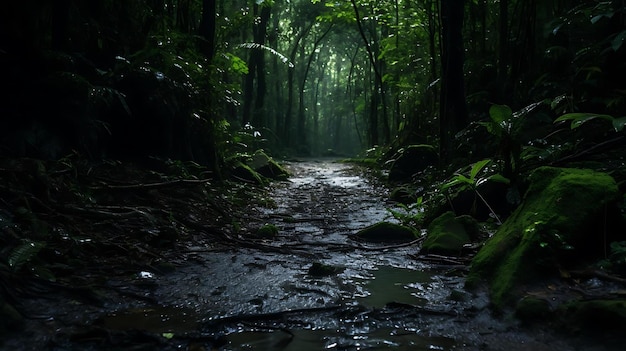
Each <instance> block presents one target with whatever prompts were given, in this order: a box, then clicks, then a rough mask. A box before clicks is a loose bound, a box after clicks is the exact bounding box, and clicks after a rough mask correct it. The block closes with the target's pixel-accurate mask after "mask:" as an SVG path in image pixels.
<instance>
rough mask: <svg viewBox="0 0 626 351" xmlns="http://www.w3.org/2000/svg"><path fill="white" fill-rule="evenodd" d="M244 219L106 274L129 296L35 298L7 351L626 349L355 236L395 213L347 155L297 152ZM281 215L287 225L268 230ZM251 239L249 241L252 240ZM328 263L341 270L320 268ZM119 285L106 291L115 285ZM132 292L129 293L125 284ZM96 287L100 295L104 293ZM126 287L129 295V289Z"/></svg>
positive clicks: (413, 255)
mask: <svg viewBox="0 0 626 351" xmlns="http://www.w3.org/2000/svg"><path fill="white" fill-rule="evenodd" d="M285 167H286V168H287V169H288V170H289V172H290V173H291V177H290V178H289V180H287V181H282V182H275V183H273V184H272V185H270V186H269V189H268V190H267V194H266V199H265V201H253V202H252V201H251V203H250V204H249V206H248V208H247V211H246V215H245V216H243V217H241V218H239V219H238V220H236V221H234V223H231V225H232V227H233V228H234V229H232V232H231V234H230V236H229V237H230V238H233V240H235V241H234V242H233V244H232V245H224V244H222V245H210V244H207V243H206V241H203V240H197V241H195V242H194V243H191V244H189V245H186V246H183V247H179V248H178V250H182V252H178V254H177V255H170V256H168V259H167V265H160V266H156V265H153V266H149V267H146V268H145V269H142V270H136V271H132V270H131V269H129V272H127V273H126V274H123V275H115V276H109V277H102V278H101V279H102V280H103V281H101V282H100V284H102V285H106V286H109V287H111V286H113V287H116V290H115V291H116V292H117V294H116V297H115V298H113V297H111V296H97V298H95V299H93V300H95V301H97V302H98V303H94V302H93V301H91V302H90V301H89V299H88V298H85V295H86V294H85V293H84V292H81V291H75V294H68V293H66V294H64V295H62V296H61V295H59V294H51V295H50V296H48V297H46V296H41V294H40V295H38V296H35V297H32V298H30V299H27V300H26V302H25V303H24V309H25V311H27V314H28V318H27V322H26V326H25V328H24V330H23V331H21V332H19V333H16V334H14V335H12V336H10V337H8V338H7V340H5V342H4V343H3V344H2V345H3V347H4V348H6V349H7V350H9V349H10V350H19V349H24V350H31V349H32V350H46V349H47V350H181V349H182V350H297V351H308V350H507V351H514V350H556V351H560V350H594V351H595V350H598V351H599V350H618V349H620V348H619V347H617V346H616V345H613V344H612V343H611V340H602V339H598V338H590V337H587V336H585V337H583V336H576V335H572V334H564V333H559V332H558V331H555V330H551V329H549V328H545V327H543V326H541V325H539V326H534V327H533V326H524V325H520V324H519V323H518V322H517V321H515V320H514V319H512V318H508V317H507V318H503V317H502V316H494V315H493V314H492V312H491V310H490V309H489V300H488V297H487V296H486V294H485V293H484V292H481V291H474V292H468V291H466V290H465V289H464V282H465V274H466V271H467V267H465V266H463V265H459V264H454V265H444V264H434V263H432V262H429V261H425V260H421V259H420V258H419V256H418V253H419V243H415V244H412V245H391V244H383V243H381V244H368V243H363V242H359V241H355V240H353V238H352V235H353V234H354V233H355V232H356V231H358V230H359V229H362V228H364V227H366V226H368V225H371V224H374V223H377V222H380V221H383V220H386V221H392V222H393V221H394V219H393V217H392V216H390V214H389V211H388V210H387V209H389V208H393V207H394V203H392V202H389V201H388V200H387V199H388V193H387V189H386V188H385V187H384V186H383V185H382V184H379V183H378V182H377V181H376V180H375V178H373V177H369V176H367V173H366V172H365V170H363V169H360V168H358V167H356V166H354V165H350V164H347V163H342V162H338V161H337V160H334V159H315V160H300V161H292V162H286V163H285ZM264 225H273V226H275V227H276V228H277V229H278V232H277V234H276V235H275V236H272V237H258V236H255V234H254V233H255V232H256V229H258V228H260V227H262V226H264ZM244 243H245V244H244ZM314 264H318V265H320V264H321V265H324V266H325V267H332V268H333V269H332V270H331V271H330V273H328V274H313V273H312V271H311V267H312V266H313V265H314ZM106 291H107V290H100V291H99V292H100V294H104V295H106ZM120 292H125V293H124V294H120ZM91 294H93V292H91ZM122 297H124V298H122Z"/></svg>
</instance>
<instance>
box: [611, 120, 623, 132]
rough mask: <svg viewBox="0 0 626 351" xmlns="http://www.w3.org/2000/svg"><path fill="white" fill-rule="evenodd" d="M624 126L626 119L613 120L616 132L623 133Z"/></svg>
mask: <svg viewBox="0 0 626 351" xmlns="http://www.w3.org/2000/svg"><path fill="white" fill-rule="evenodd" d="M624 125H626V117H619V118H615V119H613V128H615V131H616V132H621V131H622V130H624Z"/></svg>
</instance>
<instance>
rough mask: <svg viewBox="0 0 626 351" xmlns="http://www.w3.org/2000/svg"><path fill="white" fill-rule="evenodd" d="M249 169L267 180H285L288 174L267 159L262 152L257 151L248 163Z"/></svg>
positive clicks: (272, 160) (274, 162)
mask: <svg viewBox="0 0 626 351" xmlns="http://www.w3.org/2000/svg"><path fill="white" fill-rule="evenodd" d="M248 166H250V168H251V169H253V170H254V171H255V172H257V173H259V174H260V175H262V176H263V177H266V178H269V179H279V180H285V179H287V178H288V177H289V172H287V170H286V169H284V168H283V167H282V166H281V165H279V164H278V162H276V161H275V160H274V159H272V158H271V157H269V156H268V155H267V154H266V153H265V152H264V151H263V150H257V151H256V152H255V153H254V155H252V159H251V160H250V162H249V163H248Z"/></svg>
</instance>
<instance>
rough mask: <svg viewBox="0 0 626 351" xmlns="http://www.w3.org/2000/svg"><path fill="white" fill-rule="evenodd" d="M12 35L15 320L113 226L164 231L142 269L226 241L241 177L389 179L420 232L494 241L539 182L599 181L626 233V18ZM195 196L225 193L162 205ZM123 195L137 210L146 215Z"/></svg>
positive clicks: (175, 11)
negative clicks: (366, 168) (346, 169)
mask: <svg viewBox="0 0 626 351" xmlns="http://www.w3.org/2000/svg"><path fill="white" fill-rule="evenodd" d="M0 23H1V25H2V31H1V32H0V73H1V75H2V77H3V82H4V87H5V89H3V91H4V92H3V94H2V102H1V104H0V157H1V158H2V162H1V164H0V179H2V180H3V182H2V184H0V200H1V202H0V208H1V210H0V229H1V230H2V234H1V237H0V243H1V247H0V257H1V261H0V305H1V306H4V305H3V304H5V301H8V302H7V303H6V305H9V304H10V303H12V302H13V300H15V299H17V297H16V295H19V291H17V292H16V290H19V289H15V288H14V287H15V286H21V285H20V284H22V281H21V279H22V278H23V277H18V276H19V274H18V273H23V272H24V271H28V272H29V274H30V275H32V276H35V277H37V278H40V279H47V280H51V281H52V280H56V279H57V278H59V279H60V278H62V276H63V272H64V270H66V269H68V268H67V267H68V266H72V265H73V263H72V262H69V260H68V259H66V258H62V257H60V256H64V255H67V256H68V257H74V256H76V257H78V259H80V260H87V259H88V258H87V257H84V256H81V255H80V254H78V253H77V252H73V251H72V250H75V249H76V247H78V246H79V242H81V240H84V237H86V236H88V234H87V233H88V232H90V231H96V232H99V233H102V232H107V230H105V229H103V228H101V227H98V226H99V225H102V226H104V227H107V228H108V226H109V225H112V224H113V222H115V221H116V220H118V219H120V218H126V219H128V218H132V221H130V222H129V223H130V224H128V226H129V227H132V228H139V227H143V226H148V225H152V226H160V227H161V228H164V227H167V228H169V229H168V230H163V231H162V232H159V233H156V234H155V233H153V232H148V231H146V232H141V231H139V234H137V236H135V237H132V238H130V239H128V238H127V239H124V240H127V242H131V243H132V244H131V246H132V247H135V248H137V250H136V251H138V252H143V253H144V254H145V249H139V247H143V246H142V245H144V244H145V243H146V242H148V245H149V246H150V247H151V248H152V249H155V248H156V249H158V250H160V249H162V248H163V247H170V245H172V242H175V241H176V240H177V239H179V238H181V237H185V236H187V235H188V234H189V233H188V232H187V231H186V230H185V229H184V228H185V227H186V228H193V229H194V230H205V231H207V232H211V233H213V234H215V235H217V236H219V235H221V234H219V225H220V224H221V223H225V222H229V221H232V219H231V218H229V217H228V215H232V213H233V211H231V210H230V207H229V206H234V205H233V204H234V203H236V202H237V200H238V199H241V198H242V197H243V198H245V197H246V196H247V195H242V193H244V192H247V191H250V190H251V189H250V188H249V187H247V186H240V185H234V183H228V181H229V179H237V180H239V181H241V180H244V181H246V182H245V183H244V184H250V183H255V184H263V183H264V182H265V179H266V178H272V177H280V176H284V174H282V173H281V172H282V171H281V170H280V167H279V166H278V165H276V164H275V163H273V162H272V161H271V160H270V159H269V158H268V157H267V155H270V156H274V157H276V158H279V157H295V156H351V157H352V156H358V157H359V159H360V160H361V161H363V162H365V163H367V164H368V165H371V166H374V167H377V168H380V169H384V170H388V171H389V176H388V180H389V181H390V182H391V183H393V184H394V185H398V189H397V191H396V192H395V193H394V199H396V200H398V201H402V202H404V203H405V204H406V206H407V207H406V209H407V213H406V214H397V217H398V218H399V219H400V220H402V221H405V222H407V223H410V224H412V225H414V226H418V225H427V224H428V223H429V222H430V221H431V220H433V219H434V218H436V217H437V216H439V215H441V214H442V213H444V212H445V211H447V210H448V209H452V210H456V212H457V214H470V215H472V216H474V217H476V218H477V219H478V220H480V221H482V222H490V224H492V225H500V224H502V222H504V220H506V219H507V218H508V217H509V216H510V215H511V214H512V213H514V211H515V210H516V209H518V206H519V205H520V203H522V198H523V196H524V193H525V192H526V190H528V189H529V188H530V189H531V190H532V189H537V188H540V186H539V185H536V184H535V185H533V183H532V177H531V178H530V180H529V175H530V174H532V172H533V171H534V170H536V169H538V168H540V167H542V166H552V167H570V168H585V169H593V170H595V171H602V172H606V173H608V174H609V175H611V177H612V179H614V181H615V184H616V187H615V189H613V186H614V185H615V184H613V183H611V182H609V181H606V182H604V183H602V184H604V185H606V186H605V187H606V188H607V189H608V188H610V189H611V190H614V191H612V192H611V193H610V194H611V195H610V196H611V199H610V201H608V200H607V203H606V204H605V203H602V205H607V206H608V205H612V206H614V208H615V209H616V211H617V212H619V213H615V218H617V219H615V218H614V221H615V222H614V224H615V225H616V226H622V225H623V222H622V221H621V220H618V219H621V215H622V213H621V211H622V210H623V207H624V203H623V202H624V201H623V199H624V196H623V194H624V181H625V180H626V169H625V168H624V150H625V149H626V148H625V147H626V138H625V137H624V125H625V124H626V115H625V111H626V84H625V83H624V82H625V81H624V79H623V77H626V45H624V41H625V39H626V6H625V3H624V1H623V0H611V1H579V0H550V1H536V0H499V1H493V0H472V1H454V0H423V1H406V0H405V1H401V0H383V1H369V0H350V1H330V0H256V1H249V0H237V1H225V0H203V1H199V0H129V1H76V0H62V1H51V0H40V1H37V2H35V4H33V3H32V2H15V1H14V2H9V3H7V4H4V9H3V11H2V12H1V13H0ZM259 150H264V151H263V152H261V151H259ZM255 163H257V164H256V165H255V166H254V167H253V165H254V164H255ZM251 167H252V168H255V169H256V170H257V171H259V169H261V168H262V167H266V168H265V171H266V172H267V173H266V174H262V175H258V174H257V173H256V172H254V170H253V169H251ZM267 167H269V168H267ZM146 169H148V170H149V172H147V171H146ZM543 172H545V174H551V175H555V176H558V174H557V173H559V172H553V171H545V168H544V169H543ZM261 173H262V172H261ZM384 174H386V173H384ZM576 176H577V177H578V173H576ZM581 177H582V176H581ZM584 179H587V178H584ZM132 180H134V181H132ZM577 181H578V180H577ZM225 182H226V183H225ZM131 183H132V185H131ZM487 183H489V184H492V186H491V187H487V188H485V186H486V185H485V184H487ZM582 183H584V181H582ZM137 184H139V185H137ZM181 184H185V185H190V186H193V187H195V186H204V185H206V184H211V186H209V187H208V188H209V190H208V191H207V190H206V189H207V188H206V187H205V188H203V189H204V190H203V191H196V190H197V189H196V190H193V189H192V190H189V189H188V191H187V192H185V193H184V194H185V196H189V197H190V198H191V200H190V202H189V203H188V204H187V205H186V206H188V207H176V205H174V204H175V203H176V201H175V200H172V202H170V203H165V204H164V202H162V201H164V200H162V199H176V197H177V196H181V194H180V193H177V192H176V191H177V190H176V188H175V187H176V186H178V185H181ZM494 184H495V185H494ZM559 184H560V183H559ZM566 184H569V183H566ZM481 186H482V187H483V188H480V187H481ZM171 187H174V189H173V190H172V189H171ZM544 188H549V186H547V185H546V186H545V187H544ZM154 189H157V190H156V191H158V192H159V196H155V194H154V193H151V192H150V191H152V190H154ZM120 190H121V191H126V190H128V191H131V192H135V191H136V192H142V193H141V194H140V195H138V194H135V193H133V196H136V198H135V200H136V202H132V204H133V205H132V206H131V205H130V204H126V203H125V202H124V201H127V200H128V199H126V198H124V197H122V196H120V195H119V193H118V192H119V191H120ZM252 190H254V189H252ZM144 191H145V194H144V193H143V192H144ZM451 191H452V192H453V194H452V193H451ZM221 192H228V193H229V194H230V195H228V196H229V200H228V201H226V200H224V199H225V197H220V196H218V195H216V193H220V194H221ZM451 194H452V195H451ZM467 194H469V195H467ZM598 194H603V196H604V194H605V193H604V192H601V191H599V192H598ZM463 196H470V197H471V198H472V199H473V201H470V202H471V206H466V207H467V211H466V212H467V213H459V211H460V212H463V211H462V210H460V209H462V208H463V203H464V202H466V201H465V200H464V199H463ZM476 196H478V198H477V197H476ZM607 196H608V195H607ZM131 197H132V196H131ZM218 198H219V199H220V200H219V201H216V200H215V199H218ZM557 198H558V199H560V198H561V197H558V196H557ZM477 199H478V200H477ZM594 199H595V200H594V201H596V202H598V203H601V202H602V201H604V200H602V197H599V198H594ZM129 201H130V200H129ZM537 202H538V203H539V202H541V201H537ZM67 203H73V204H76V205H75V206H74V205H71V206H70V205H67ZM137 203H140V204H141V206H142V207H141V208H142V210H139V207H137V206H138V205H136V204H137ZM95 204H98V205H99V206H101V207H99V208H98V209H97V210H96V209H95V208H92V207H90V208H87V206H95ZM198 204H202V205H201V206H205V207H206V208H203V209H202V211H201V208H200V207H199V206H200V205H198ZM102 206H104V207H102ZM447 206H450V208H449V207H447ZM481 206H483V207H484V208H483V209H482V211H483V212H482V213H481V212H480V207H481ZM422 207H429V208H430V209H431V211H426V212H419V211H418V212H411V211H414V210H416V209H417V208H420V209H421V208H422ZM145 208H153V209H155V208H159V210H158V211H156V210H155V211H152V212H151V211H149V210H146V211H144V210H143V209H145ZM189 211H191V212H193V211H198V213H197V217H198V218H200V217H201V216H209V217H212V218H215V226H201V225H199V222H201V221H197V222H193V221H192V222H190V221H189V220H188V219H185V218H186V217H185V216H186V215H187V214H188V213H189ZM574 212H575V211H574ZM194 213H195V212H194ZM513 217H515V218H521V217H522V215H521V214H519V215H517V214H516V215H514V216H513ZM76 218H82V219H83V220H82V221H77V219H76ZM86 218H87V219H86ZM89 218H97V219H102V221H101V222H98V224H94V223H91V222H90V220H89ZM546 218H548V217H546ZM546 218H544V219H542V221H546V222H548V221H550V220H551V219H549V218H548V219H546ZM48 221H58V222H59V223H61V224H62V228H63V232H62V233H61V232H60V231H59V230H60V229H58V228H56V229H55V228H52V227H49V226H48V224H46V223H48ZM593 223H596V222H593ZM541 224H542V225H544V224H545V223H543V222H542V223H541ZM181 228H182V229H181ZM109 229H110V228H109ZM117 229H119V228H117ZM170 229H171V230H170ZM514 230H515V229H511V231H514ZM65 231H67V232H65ZM216 233H218V234H216ZM96 236H97V235H96ZM70 239H71V240H70ZM552 239H554V237H552ZM610 239H611V240H608V239H606V238H605V240H604V243H603V246H604V248H603V250H604V254H603V256H604V257H595V258H604V259H605V263H606V262H609V261H610V260H609V256H610V252H613V254H614V256H613V261H611V262H612V264H613V268H614V272H613V273H616V274H618V273H620V272H621V271H620V270H622V269H623V268H624V266H626V263H624V262H622V261H623V252H624V247H626V245H624V242H623V240H624V239H625V238H623V237H620V236H619V235H616V236H615V237H611V238H610ZM90 240H91V239H90ZM98 240H100V241H101V242H104V243H105V245H106V247H107V248H108V249H109V250H111V251H116V250H118V249H116V248H115V246H116V245H118V244H116V243H114V242H113V240H109V239H105V238H103V237H98ZM555 240H556V239H555ZM559 240H560V239H559ZM68 241H71V242H72V245H75V246H72V245H69V244H68V245H69V248H68V247H67V246H63V245H65V243H67V242H68ZM81 243H82V242H81ZM239 244H241V245H244V244H245V243H244V242H240V243H239ZM539 244H540V245H542V247H543V246H549V244H550V242H549V240H544V241H541V242H540V243H539ZM511 245H514V244H511ZM550 245H552V244H550ZM554 245H556V244H554ZM554 245H552V246H554ZM581 245H583V244H581ZM62 247H64V248H63V249H61V248H62ZM142 250H143V251H142ZM494 250H496V249H494ZM611 250H612V251H611ZM121 251H123V250H121ZM116 252H117V251H116ZM125 252H126V253H128V252H127V251H125ZM117 253H118V254H120V255H121V253H120V252H117ZM520 255H523V254H520ZM599 256H602V255H599ZM483 257H485V255H483V256H480V259H483ZM100 259H104V258H100ZM490 259H491V258H484V260H485V262H489V263H491V261H489V260H490ZM37 260H40V261H39V262H42V261H45V262H54V263H55V264H50V265H44V264H37V262H38V261H37ZM141 260H144V261H150V264H158V262H152V261H151V259H148V258H146V256H145V255H143V256H142V259H141ZM620 260H621V261H620ZM81 262H82V261H81ZM515 264H517V263H515ZM74 265H76V263H75V262H74ZM621 273H623V272H621ZM61 280H62V279H61ZM3 296H4V297H3ZM5 327H6V326H5V325H3V324H2V323H0V330H1V329H4V328H5Z"/></svg>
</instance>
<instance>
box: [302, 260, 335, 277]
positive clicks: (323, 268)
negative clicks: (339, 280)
mask: <svg viewBox="0 0 626 351" xmlns="http://www.w3.org/2000/svg"><path fill="white" fill-rule="evenodd" d="M343 270H344V269H343V268H341V267H335V266H331V265H327V264H323V263H320V262H314V263H313V264H312V265H311V267H309V270H308V272H307V273H308V275H310V276H312V277H327V276H331V275H335V274H339V273H341V272H343Z"/></svg>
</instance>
